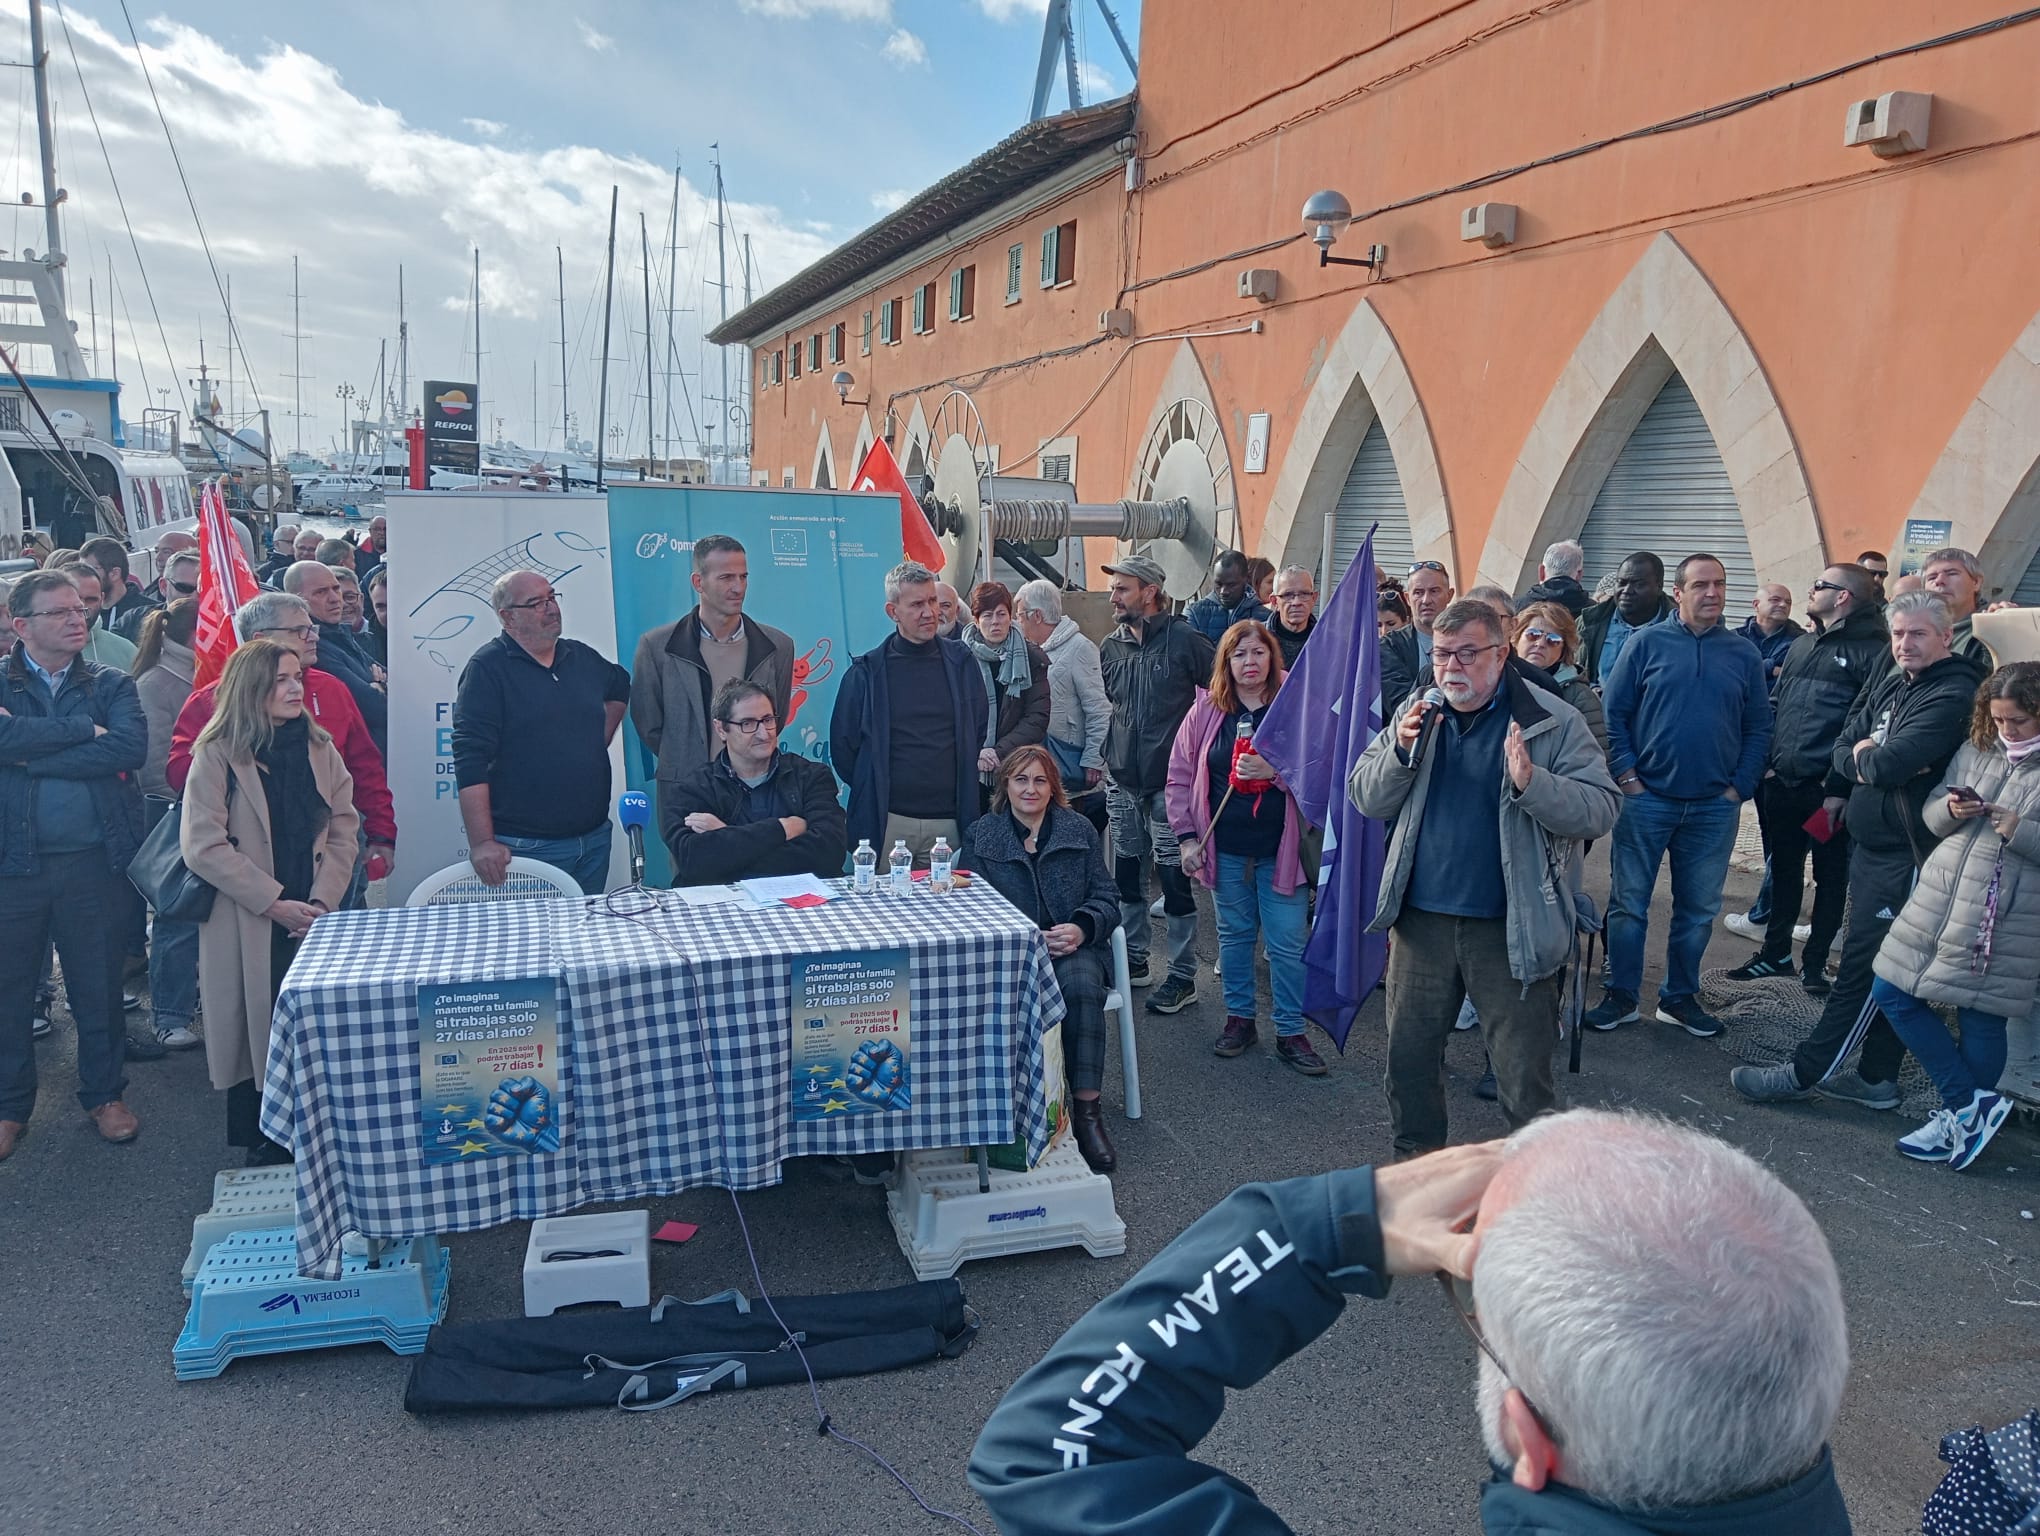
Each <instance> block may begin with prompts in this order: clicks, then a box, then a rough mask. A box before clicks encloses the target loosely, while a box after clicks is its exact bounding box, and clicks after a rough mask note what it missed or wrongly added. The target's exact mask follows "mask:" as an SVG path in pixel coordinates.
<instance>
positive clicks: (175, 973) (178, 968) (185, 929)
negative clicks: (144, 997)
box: [149, 917, 198, 1035]
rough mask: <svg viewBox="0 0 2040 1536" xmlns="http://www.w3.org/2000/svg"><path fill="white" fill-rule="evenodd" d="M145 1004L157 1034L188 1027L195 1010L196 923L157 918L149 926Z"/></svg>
mask: <svg viewBox="0 0 2040 1536" xmlns="http://www.w3.org/2000/svg"><path fill="white" fill-rule="evenodd" d="M149 1006H150V1008H151V1010H152V1011H153V1013H154V1015H155V1021H154V1022H155V1030H156V1033H157V1034H159V1035H160V1034H162V1033H163V1032H164V1031H165V1030H171V1029H189V1028H191V1018H192V1015H193V1014H194V1013H196V1012H197V1011H198V924H196V923H173V922H167V921H165V920H164V919H163V918H160V917H159V918H157V919H156V923H155V926H154V927H153V928H152V929H150V931H149Z"/></svg>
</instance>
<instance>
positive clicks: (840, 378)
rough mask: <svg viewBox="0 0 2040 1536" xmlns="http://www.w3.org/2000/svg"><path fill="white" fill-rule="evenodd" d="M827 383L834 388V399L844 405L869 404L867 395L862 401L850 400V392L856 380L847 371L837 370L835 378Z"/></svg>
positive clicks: (869, 398)
mask: <svg viewBox="0 0 2040 1536" xmlns="http://www.w3.org/2000/svg"><path fill="white" fill-rule="evenodd" d="M829 382H830V383H831V384H833V385H835V386H836V398H837V399H838V400H840V401H842V402H843V403H844V404H845V405H869V404H871V397H870V396H869V395H866V396H865V397H864V398H863V399H862V400H852V399H851V398H850V391H851V390H853V389H855V388H856V387H857V380H856V379H855V378H854V377H852V376H851V373H850V370H849V369H847V368H839V369H837V370H836V376H835V377H834V378H832V379H830V380H829Z"/></svg>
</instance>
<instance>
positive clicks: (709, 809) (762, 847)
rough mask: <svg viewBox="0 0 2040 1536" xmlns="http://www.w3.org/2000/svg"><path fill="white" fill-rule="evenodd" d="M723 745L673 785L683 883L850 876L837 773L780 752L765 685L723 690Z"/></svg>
mask: <svg viewBox="0 0 2040 1536" xmlns="http://www.w3.org/2000/svg"><path fill="white" fill-rule="evenodd" d="M713 718H714V721H715V734H716V745H717V747H718V748H719V749H720V750H719V751H718V752H717V754H716V756H715V757H714V758H713V759H712V760H711V761H709V762H707V763H704V764H702V766H701V767H699V768H697V769H695V770H694V772H693V773H691V774H689V775H688V776H687V777H686V778H684V779H682V780H680V782H679V783H677V784H675V785H674V786H673V787H672V790H671V792H670V795H669V797H668V799H666V800H664V801H662V802H661V804H662V806H663V805H671V807H672V810H673V815H674V817H675V818H676V820H675V830H674V832H673V833H672V835H671V836H669V837H668V839H667V843H668V846H669V847H670V848H671V849H672V853H673V883H674V884H675V885H723V884H726V883H728V882H729V881H732V880H749V879H751V878H753V877H754V876H759V875H821V876H824V877H827V876H833V875H840V874H842V873H843V861H844V859H845V857H846V856H847V855H846V851H845V848H844V844H843V826H844V822H843V806H842V803H841V802H840V801H838V800H837V798H836V776H835V775H834V774H833V773H831V772H829V770H828V769H827V767H825V766H824V765H823V764H821V763H818V762H816V761H815V760H814V759H812V758H808V757H802V756H801V755H800V754H799V753H796V752H782V751H780V750H779V709H778V706H777V705H775V704H774V703H773V702H772V695H771V694H770V693H768V692H766V691H765V689H764V687H763V686H762V685H761V684H758V683H754V682H751V681H749V680H747V679H745V678H738V679H737V680H736V681H735V682H730V683H725V684H723V686H722V688H721V690H720V691H718V692H717V694H716V696H715V705H714V711H713Z"/></svg>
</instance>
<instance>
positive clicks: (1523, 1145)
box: [970, 1110, 1849, 1536]
mask: <svg viewBox="0 0 2040 1536" xmlns="http://www.w3.org/2000/svg"><path fill="white" fill-rule="evenodd" d="M1469 1228H1470V1229H1471V1230H1469ZM1396 1277H1403V1278H1404V1279H1405V1280H1406V1281H1407V1282H1408V1283H1410V1284H1413V1285H1418V1286H1422V1287H1424V1288H1425V1289H1427V1290H1428V1289H1429V1286H1430V1282H1431V1280H1432V1278H1433V1277H1435V1278H1437V1279H1439V1280H1443V1281H1445V1282H1446V1286H1447V1292H1448V1295H1447V1298H1445V1299H1440V1298H1438V1297H1435V1296H1434V1297H1431V1298H1430V1299H1429V1300H1428V1302H1427V1303H1426V1304H1427V1305H1429V1306H1431V1307H1434V1308H1435V1307H1439V1306H1443V1307H1445V1308H1447V1309H1449V1310H1451V1311H1453V1313H1454V1315H1455V1316H1457V1317H1458V1318H1459V1320H1460V1321H1461V1322H1462V1323H1463V1324H1464V1325H1465V1327H1466V1329H1467V1331H1468V1332H1469V1333H1470V1334H1471V1335H1472V1338H1473V1343H1474V1344H1475V1345H1477V1346H1478V1348H1479V1350H1480V1355H1479V1356H1476V1359H1477V1361H1478V1364H1479V1373H1480V1375H1479V1380H1480V1390H1479V1397H1478V1401H1479V1414H1480V1426H1481V1437H1482V1439H1483V1440H1484V1441H1485V1442H1486V1446H1487V1452H1488V1458H1489V1461H1490V1464H1491V1466H1492V1468H1493V1475H1492V1476H1491V1477H1490V1479H1489V1480H1488V1482H1487V1483H1486V1485H1485V1486H1484V1487H1483V1489H1482V1491H1481V1495H1480V1513H1481V1524H1482V1526H1483V1527H1484V1528H1485V1529H1486V1530H1487V1532H1488V1533H1489V1536H1504V1533H1507V1536H1529V1533H1532V1532H1536V1533H1540V1536H1559V1533H1576V1536H1723V1533H1728V1532H1733V1533H1735V1536H1847V1533H1848V1531H1849V1514H1848V1510H1847V1508H1846V1507H1845V1505H1844V1504H1843V1502H1842V1494H1841V1490H1840V1488H1839V1487H1837V1486H1836V1483H1835V1472H1834V1461H1833V1458H1832V1457H1831V1456H1830V1455H1829V1453H1828V1450H1827V1446H1826V1440H1827V1437H1828V1434H1829V1431H1830V1430H1831V1429H1832V1428H1833V1426H1834V1421H1835V1415H1836V1413H1837V1412H1838V1411H1839V1409H1840V1406H1841V1400H1842V1389H1843V1386H1844V1384H1845V1383H1846V1381H1847V1378H1848V1371H1849V1349H1848V1336H1847V1323H1846V1319H1845V1317H1844V1315H1843V1301H1842V1287H1841V1277H1840V1275H1839V1274H1837V1272H1836V1270H1835V1262H1834V1258H1833V1256H1832V1255H1831V1254H1830V1253H1829V1251H1828V1246H1827V1243H1826V1242H1825V1240H1824V1239H1823V1238H1822V1236H1821V1231H1820V1228H1819V1226H1818V1225H1817V1224H1816V1223H1815V1222H1814V1219H1813V1216H1812V1215H1811V1213H1809V1212H1808V1210H1807V1209H1806V1206H1805V1205H1804V1204H1803V1203H1802V1202H1801V1201H1800V1199H1799V1197H1798V1196H1796V1195H1794V1194H1793V1193H1792V1191H1791V1190H1789V1189H1787V1188H1786V1187H1785V1185H1784V1184H1783V1183H1782V1182H1781V1181H1780V1180H1779V1179H1778V1177H1777V1175H1775V1174H1774V1173H1772V1172H1771V1171H1770V1170H1769V1169H1767V1168H1765V1167H1764V1166H1763V1165H1761V1164H1759V1163H1758V1162H1756V1161H1755V1160H1753V1159H1752V1158H1750V1157H1749V1156H1747V1155H1746V1154H1744V1153H1742V1152H1740V1151H1738V1150H1736V1149H1735V1148H1733V1147H1730V1146H1728V1145H1727V1144H1725V1143H1723V1142H1720V1141H1717V1140H1715V1139H1714V1138H1713V1137H1711V1136H1707V1135H1704V1134H1702V1133H1701V1132H1699V1131H1696V1130H1693V1129H1691V1128H1689V1127H1687V1126H1683V1125H1673V1124H1671V1123H1668V1122H1665V1121H1660V1120H1652V1119H1648V1118H1645V1117H1642V1116H1628V1115H1615V1114H1609V1113H1607V1112H1605V1111H1599V1110H1574V1111H1573V1112H1572V1113H1570V1114H1564V1115H1548V1116H1545V1117H1544V1118H1542V1119H1539V1120H1537V1121H1534V1122H1533V1123H1532V1124H1530V1125H1528V1126H1526V1127H1525V1128H1523V1129H1522V1130H1520V1131H1518V1132H1516V1134H1515V1135H1513V1136H1511V1137H1510V1138H1509V1139H1508V1141H1506V1142H1500V1143H1497V1142H1488V1143H1485V1144H1482V1145H1478V1146H1460V1147H1448V1148H1446V1149H1445V1150H1443V1151H1440V1152H1434V1153H1431V1154H1430V1155H1429V1156H1426V1157H1420V1158H1414V1159H1412V1160H1410V1161H1408V1162H1403V1163H1392V1164H1389V1165H1387V1166H1385V1167H1379V1168H1372V1169H1369V1168H1345V1169H1341V1170H1339V1171H1337V1172H1334V1173H1327V1174H1320V1175H1318V1176H1317V1177H1315V1178H1299V1179H1286V1180H1284V1181H1282V1182H1281V1183H1275V1184H1250V1185H1247V1186H1246V1187H1245V1188H1242V1189H1239V1190H1236V1191H1234V1192H1233V1194H1231V1195H1230V1196H1228V1197H1227V1198H1226V1199H1225V1200H1224V1201H1222V1202H1220V1203H1219V1204H1218V1205H1217V1206H1215V1207H1214V1208H1213V1209H1211V1210H1210V1211H1207V1212H1206V1213H1205V1214H1204V1215H1203V1216H1201V1217H1199V1218H1198V1220H1197V1221H1196V1222H1194V1223H1193V1224H1192V1225H1191V1226H1190V1228H1189V1229H1188V1230H1187V1231H1185V1232H1184V1233H1183V1234H1182V1235H1181V1236H1179V1237H1177V1238H1176V1239H1175V1241H1173V1242H1171V1243H1170V1244H1169V1245H1168V1246H1167V1247H1166V1248H1164V1249H1163V1250H1162V1251H1161V1253H1159V1254H1158V1255H1156V1256H1155V1258H1154V1259H1153V1260H1151V1261H1150V1262H1149V1263H1148V1265H1147V1266H1146V1267H1145V1268H1144V1269H1142V1270H1141V1272H1140V1273H1139V1274H1137V1275H1135V1276H1134V1277H1133V1279H1132V1280H1130V1281H1128V1282H1127V1283H1126V1285H1124V1286H1123V1287H1121V1288H1120V1290H1118V1291H1117V1292H1116V1293H1114V1294H1113V1295H1111V1296H1108V1297H1107V1298H1106V1299H1105V1300H1104V1301H1102V1302H1100V1303H1099V1304H1098V1305H1097V1306H1095V1307H1093V1308H1092V1309H1091V1311H1090V1312H1089V1313H1087V1314H1086V1315H1085V1316H1084V1317H1083V1318H1082V1319H1081V1320H1080V1321H1078V1322H1077V1324H1076V1325H1075V1326H1074V1327H1072V1328H1071V1329H1070V1330H1069V1332H1067V1333H1065V1334H1064V1335H1063V1336H1062V1338H1061V1339H1060V1340H1058V1341H1057V1342H1056V1343H1055V1344H1054V1345H1053V1346H1052V1347H1051V1348H1050V1350H1049V1352H1048V1354H1047V1355H1046V1356H1045V1357H1044V1358H1043V1359H1042V1360H1041V1362H1040V1363H1039V1364H1038V1365H1036V1366H1035V1367H1034V1368H1033V1369H1032V1370H1030V1371H1028V1372H1027V1374H1026V1375H1024V1376H1022V1377H1021V1378H1020V1380H1019V1381H1018V1382H1017V1383H1015V1385H1014V1387H1013V1389H1012V1390H1011V1391H1010V1392H1008V1393H1007V1394H1006V1396H1005V1400H1004V1401H1002V1402H1001V1403H1000V1404H999V1406H998V1407H997V1408H996V1409H995V1410H993V1412H992V1415H991V1417H990V1419H989V1420H987V1421H986V1423H985V1428H984V1433H983V1434H981V1435H980V1436H979V1437H978V1442H977V1447H976V1449H975V1450H974V1451H973V1452H972V1455H971V1459H970V1482H971V1486H972V1488H974V1489H975V1490H976V1491H977V1493H978V1495H979V1497H981V1498H982V1499H983V1500H984V1501H985V1503H986V1504H987V1505H988V1506H989V1507H990V1509H991V1512H992V1517H993V1519H994V1520H996V1521H997V1522H998V1528H999V1529H1000V1530H1001V1531H1003V1532H1005V1536H1051V1533H1054V1536H1061V1533H1063V1532H1068V1531H1104V1530H1110V1531H1112V1532H1114V1533H1115V1536H1209V1533H1214V1532H1220V1531H1224V1532H1229V1533H1237V1536H1248V1533H1252V1536H1282V1533H1286V1532H1288V1530H1289V1526H1288V1525H1286V1524H1284V1523H1283V1520H1282V1518H1281V1516H1280V1515H1278V1514H1277V1513H1276V1512H1275V1511H1274V1510H1273V1509H1270V1508H1269V1507H1268V1506H1267V1505H1266V1504H1264V1503H1262V1502H1261V1498H1260V1496H1259V1495H1257V1494H1256V1493H1255V1491H1254V1490H1253V1489H1252V1488H1249V1487H1248V1486H1247V1485H1246V1484H1245V1483H1244V1482H1242V1481H1241V1480H1240V1479H1239V1478H1238V1477H1236V1476H1234V1475H1232V1474H1231V1473H1229V1472H1227V1471H1225V1470H1223V1469H1222V1468H1220V1467H1218V1466H1214V1465H1211V1464H1209V1463H1207V1462H1203V1461H1198V1460H1195V1459H1193V1457H1192V1454H1191V1453H1192V1452H1193V1451H1194V1450H1195V1449H1196V1447H1197V1445H1198V1443H1199V1442H1200V1441H1202V1440H1203V1439H1204V1438H1205V1437H1206V1436H1207V1435H1208V1434H1209V1433H1210V1432H1211V1430H1212V1428H1213V1427H1214V1426H1215V1425H1216V1424H1217V1422H1218V1418H1219V1415H1220V1414H1221V1413H1223V1412H1224V1411H1225V1408H1226V1397H1227V1391H1228V1389H1231V1390H1232V1391H1234V1392H1246V1391H1248V1390H1249V1389H1251V1388H1252V1387H1254V1386H1256V1385H1257V1384H1259V1383H1260V1382H1261V1381H1262V1380H1263V1379H1264V1378H1266V1377H1267V1376H1268V1375H1269V1373H1270V1372H1272V1371H1273V1370H1274V1369H1275V1368H1276V1367H1277V1366H1278V1365H1280V1364H1282V1363H1283V1362H1284V1361H1286V1360H1289V1359H1291V1358H1292V1357H1294V1356H1296V1355H1299V1354H1301V1353H1302V1352H1303V1351H1304V1350H1305V1349H1306V1348H1309V1347H1311V1346H1312V1345H1313V1344H1317V1345H1318V1347H1319V1349H1320V1351H1321V1353H1320V1358H1319V1360H1318V1367H1319V1371H1318V1377H1319V1379H1320V1380H1321V1381H1322V1382H1323V1384H1324V1388H1323V1389H1324V1391H1325V1392H1327V1393H1329V1394H1333V1395H1334V1396H1336V1394H1338V1393H1340V1392H1341V1391H1345V1390H1350V1389H1351V1388H1352V1387H1353V1384H1354V1383H1356V1382H1359V1381H1361V1380H1362V1379H1363V1375H1362V1373H1360V1372H1356V1371H1352V1370H1348V1369H1344V1361H1343V1360H1342V1359H1341V1355H1342V1354H1343V1352H1345V1351H1352V1352H1353V1357H1354V1358H1357V1357H1358V1356H1359V1355H1360V1354H1361V1353H1362V1352H1364V1351H1365V1350H1366V1349H1367V1348H1368V1346H1367V1345H1366V1344H1365V1343H1364V1342H1359V1341H1355V1340H1353V1339H1352V1338H1351V1337H1350V1335H1348V1336H1345V1337H1342V1338H1339V1339H1329V1340H1325V1341H1324V1342H1323V1343H1321V1344H1320V1343H1319V1340H1320V1339H1321V1338H1322V1336H1324V1335H1325V1334H1326V1333H1327V1332H1328V1331H1329V1330H1330V1329H1331V1327H1332V1325H1333V1324H1334V1323H1336V1322H1337V1321H1338V1320H1339V1318H1340V1315H1341V1314H1342V1313H1343V1312H1344V1311H1345V1309H1346V1303H1347V1299H1348V1298H1349V1297H1353V1296H1363V1297H1367V1298H1369V1299H1370V1300H1380V1299H1382V1298H1383V1297H1385V1296H1386V1295H1387V1294H1388V1291H1389V1288H1390V1286H1391V1285H1392V1283H1393V1282H1394V1280H1395V1278H1396ZM1725 1293H1729V1294H1733V1295H1734V1297H1735V1302H1734V1304H1733V1305H1731V1306H1716V1305H1713V1304H1711V1303H1710V1302H1708V1301H1707V1300H1705V1299H1704V1298H1708V1297H1710V1296H1714V1295H1719V1294H1725ZM1670 1297H1678V1298H1686V1300H1687V1304H1685V1305H1671V1304H1667V1301H1666V1298H1670ZM1416 1299H1417V1301H1419V1302H1424V1301H1425V1298H1424V1297H1422V1296H1419V1297H1417V1298H1416ZM1362 1310H1363V1311H1364V1310H1365V1309H1364V1308H1363V1309H1362ZM1405 1310H1407V1309H1405ZM1380 1321H1381V1319H1380V1317H1379V1315H1375V1316H1370V1317H1368V1318H1365V1319H1362V1318H1358V1317H1356V1318H1354V1319H1353V1320H1351V1321H1350V1322H1349V1323H1348V1325H1347V1326H1348V1328H1349V1329H1350V1328H1354V1327H1360V1326H1362V1325H1363V1324H1365V1325H1369V1326H1379V1324H1380ZM1370 1410H1371V1411H1374V1412H1377V1413H1379V1412H1386V1411H1392V1410H1391V1409H1390V1408H1389V1405H1388V1404H1386V1403H1381V1402H1376V1403H1372V1404H1369V1403H1367V1402H1365V1401H1364V1400H1361V1399H1356V1400H1355V1401H1353V1402H1352V1403H1350V1404H1339V1403H1335V1404H1334V1405H1333V1406H1332V1407H1331V1410H1330V1416H1331V1417H1332V1418H1333V1419H1334V1420H1336V1421H1341V1422H1356V1421H1357V1420H1358V1419H1359V1418H1360V1417H1362V1416H1364V1415H1365V1414H1366V1413H1367V1412H1369V1411H1370ZM1235 1411H1237V1412H1246V1411H1250V1410H1248V1409H1244V1408H1237V1407H1236V1409H1235ZM1271 1481H1279V1480H1274V1479H1271ZM1290 1482H1291V1483H1292V1484H1293V1486H1290V1487H1288V1488H1287V1489H1286V1492H1287V1495H1288V1501H1289V1502H1291V1503H1293V1504H1295V1505H1296V1506H1297V1507H1298V1508H1299V1509H1303V1510H1306V1511H1307V1512H1308V1513H1309V1514H1310V1516H1311V1517H1312V1523H1313V1525H1316V1524H1317V1523H1319V1522H1320V1521H1322V1520H1323V1519H1324V1518H1325V1517H1326V1513H1327V1512H1326V1510H1325V1509H1324V1507H1323V1497H1322V1490H1320V1489H1318V1488H1317V1487H1315V1486H1312V1485H1311V1484H1310V1482H1309V1481H1308V1479H1291V1480H1290ZM1348 1516H1349V1518H1348V1517H1340V1516H1338V1515H1337V1514H1336V1513H1335V1512H1334V1513H1333V1514H1332V1515H1331V1519H1332V1523H1333V1524H1335V1525H1340V1526H1341V1528H1350V1529H1356V1530H1359V1529H1366V1530H1390V1529H1395V1528H1396V1527H1395V1522H1394V1521H1393V1519H1392V1518H1387V1517H1385V1516H1383V1515H1382V1513H1381V1512H1380V1511H1376V1512H1375V1513H1374V1514H1372V1515H1370V1514H1368V1513H1367V1512H1366V1511H1365V1510H1362V1509H1354V1510H1349V1511H1348Z"/></svg>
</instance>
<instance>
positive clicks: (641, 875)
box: [616, 789, 652, 886]
mask: <svg viewBox="0 0 2040 1536" xmlns="http://www.w3.org/2000/svg"><path fill="white" fill-rule="evenodd" d="M616 819H617V820H618V821H620V822H622V823H623V835H624V836H625V837H627V838H629V839H630V883H631V884H632V885H633V886H640V885H643V884H644V883H645V828H646V827H648V826H650V825H651V824H652V802H651V801H650V800H649V799H648V798H646V795H645V792H644V791H643V790H641V789H633V790H629V791H627V792H626V793H625V794H624V795H623V796H622V797H621V798H619V799H618V800H617V802H616Z"/></svg>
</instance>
